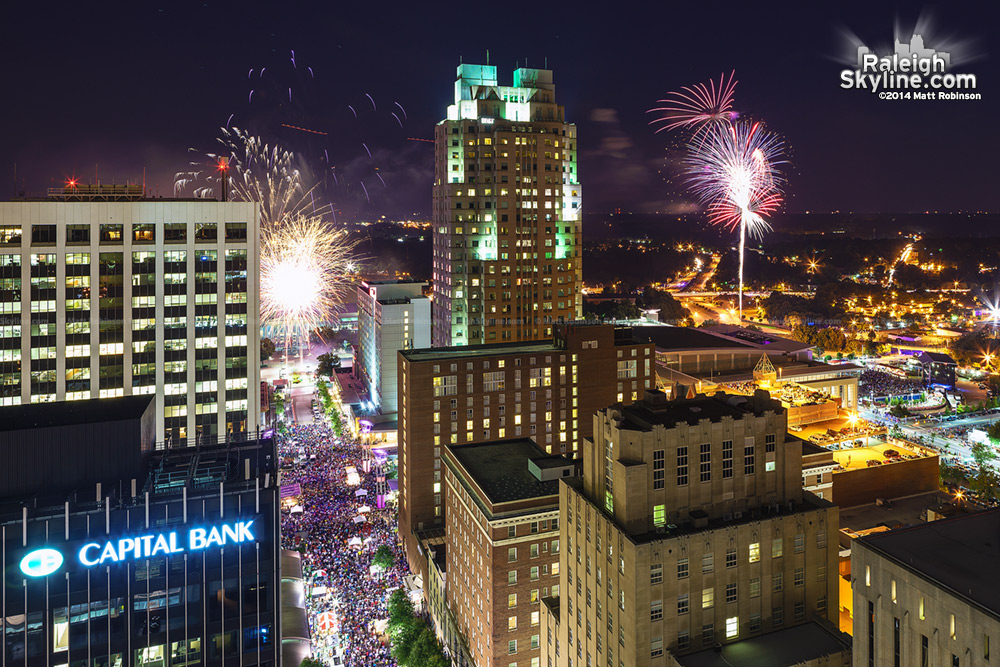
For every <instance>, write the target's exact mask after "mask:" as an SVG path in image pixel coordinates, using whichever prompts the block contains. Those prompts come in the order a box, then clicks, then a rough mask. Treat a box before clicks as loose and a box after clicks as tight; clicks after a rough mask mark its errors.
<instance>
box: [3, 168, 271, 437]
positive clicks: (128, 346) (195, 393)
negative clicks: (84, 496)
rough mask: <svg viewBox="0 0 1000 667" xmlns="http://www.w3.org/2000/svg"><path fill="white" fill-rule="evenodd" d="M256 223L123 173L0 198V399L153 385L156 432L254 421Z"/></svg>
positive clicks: (239, 426)
mask: <svg viewBox="0 0 1000 667" xmlns="http://www.w3.org/2000/svg"><path fill="white" fill-rule="evenodd" d="M258 224H259V212H258V209H257V206H256V205H255V204H252V203H242V202H217V201H212V200H168V199H157V200H152V199H144V198H143V197H142V191H141V188H136V187H126V186H80V187H79V188H77V189H74V190H72V191H70V190H69V189H66V190H62V189H60V190H58V191H55V192H52V193H50V198H49V199H48V200H26V201H14V202H0V405H18V404H23V403H40V402H47V401H63V400H67V401H71V400H81V399H88V398H105V397H113V396H128V395H133V394H156V440H157V442H158V443H164V444H165V445H168V446H183V445H186V444H191V445H193V444H195V442H196V440H197V438H206V439H212V440H215V439H216V438H218V437H220V436H222V437H224V436H227V435H228V434H239V433H244V432H249V431H253V430H255V429H256V428H257V426H258V424H259V406H260V400H259V386H260V323H259V321H258V318H259V311H260V308H259V302H258V299H259V296H258V295H259V289H258V274H259V271H258V255H259V246H258V233H257V230H258ZM236 437H238V436H236Z"/></svg>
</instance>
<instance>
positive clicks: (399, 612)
mask: <svg viewBox="0 0 1000 667" xmlns="http://www.w3.org/2000/svg"><path fill="white" fill-rule="evenodd" d="M386 608H387V609H388V610H389V625H393V624H399V623H402V622H403V621H404V620H406V619H407V618H413V603H412V602H410V598H409V596H407V595H406V591H404V590H403V589H402V588H397V589H396V590H394V591H393V592H392V594H391V595H389V601H388V602H387V603H386Z"/></svg>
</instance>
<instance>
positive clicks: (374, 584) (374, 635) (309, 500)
mask: <svg viewBox="0 0 1000 667" xmlns="http://www.w3.org/2000/svg"><path fill="white" fill-rule="evenodd" d="M278 453H279V457H280V459H281V461H282V464H283V465H282V469H283V477H282V487H283V488H284V487H285V486H286V485H293V486H292V488H294V485H295V484H298V485H299V488H300V490H299V491H298V492H297V495H295V496H294V497H290V498H287V499H286V503H285V504H284V506H283V508H282V518H281V540H282V547H283V548H285V549H293V550H299V551H300V553H301V554H302V569H303V578H304V580H305V584H306V606H307V612H308V615H309V622H310V633H311V639H312V644H313V655H314V657H315V658H316V659H318V660H319V661H320V662H322V663H323V664H324V665H328V666H333V665H336V664H344V665H347V666H348V667H369V666H371V667H382V666H386V667H388V666H390V665H395V664H396V662H395V661H394V660H393V659H392V657H391V655H390V650H389V645H388V639H387V638H386V637H385V635H384V634H382V633H380V632H379V630H380V629H381V623H380V622H381V621H383V620H384V619H385V618H386V616H387V612H386V599H387V596H388V593H389V592H391V591H392V590H393V589H395V588H398V587H400V586H401V585H402V582H403V577H404V576H405V571H406V570H405V562H406V561H405V558H404V557H403V553H402V548H401V545H400V543H399V542H398V539H397V525H396V511H395V507H394V505H393V504H392V503H386V506H385V507H384V508H383V509H379V507H378V501H377V492H378V490H379V485H378V483H377V476H376V475H377V472H376V471H377V470H379V467H378V465H379V464H378V462H377V461H376V460H373V459H369V461H368V463H367V465H366V462H365V453H364V448H363V447H362V445H361V444H360V443H359V442H358V441H357V440H355V439H353V438H352V437H351V436H350V435H349V434H345V435H344V437H342V438H337V437H336V436H335V435H334V433H333V432H332V430H330V428H329V427H328V426H327V425H326V422H325V421H321V422H317V423H314V424H309V425H292V426H290V427H289V428H288V430H287V432H285V433H283V434H281V435H279V438H278ZM366 469H367V470H368V471H367V472H366ZM383 474H384V472H383ZM349 478H350V482H351V483H349ZM382 545H386V546H388V547H389V548H391V550H392V553H393V555H394V556H395V558H394V563H393V565H392V566H391V567H388V568H384V569H383V568H380V567H378V566H373V565H372V559H373V555H374V554H375V551H376V550H377V549H378V548H379V547H380V546H382ZM328 612H329V613H328ZM338 658H339V660H342V663H339V662H338V661H337V660H338Z"/></svg>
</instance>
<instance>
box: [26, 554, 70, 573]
mask: <svg viewBox="0 0 1000 667" xmlns="http://www.w3.org/2000/svg"><path fill="white" fill-rule="evenodd" d="M62 564H63V555H62V554H61V553H59V552H58V551H56V550H55V549H35V550H34V551H32V552H31V553H29V554H28V555H27V556H25V557H24V558H22V559H21V572H24V573H25V574H26V575H28V576H29V577H44V576H47V575H50V574H52V573H53V572H55V571H56V570H58V569H59V568H60V567H62Z"/></svg>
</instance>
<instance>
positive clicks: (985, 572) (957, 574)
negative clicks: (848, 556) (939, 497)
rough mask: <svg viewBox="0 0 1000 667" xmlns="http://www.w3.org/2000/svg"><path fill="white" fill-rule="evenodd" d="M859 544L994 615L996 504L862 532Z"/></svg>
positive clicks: (999, 587)
mask: <svg viewBox="0 0 1000 667" xmlns="http://www.w3.org/2000/svg"><path fill="white" fill-rule="evenodd" d="M858 542H860V543H861V544H864V545H865V546H866V547H868V548H870V549H872V550H873V551H875V552H877V553H880V554H882V555H883V556H886V557H887V558H889V559H890V560H893V561H895V562H896V563H897V564H899V565H901V566H903V567H905V568H906V569H908V570H910V571H912V572H914V573H916V574H918V575H919V576H921V577H923V578H924V579H926V580H928V581H930V582H931V583H933V584H935V585H937V586H939V587H941V588H944V589H947V590H950V591H951V592H952V593H954V594H955V595H957V596H958V597H961V598H964V599H966V600H969V601H971V602H973V603H975V604H977V605H978V606H980V607H982V608H983V609H985V610H986V611H988V612H990V613H992V614H993V615H994V616H1000V580H998V579H996V578H994V577H991V576H989V573H991V572H992V571H993V570H994V569H996V565H997V563H1000V510H987V511H985V512H978V513H976V514H968V515H965V516H958V517H954V518H951V519H942V520H941V521H932V522H930V523H925V524H923V525H917V526H911V527H909V528H903V529H900V530H893V531H889V532H886V533H878V534H875V535H869V536H868V537H862V538H860V539H859V540H858Z"/></svg>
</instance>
